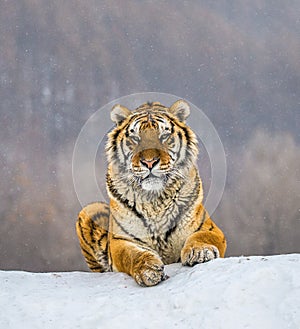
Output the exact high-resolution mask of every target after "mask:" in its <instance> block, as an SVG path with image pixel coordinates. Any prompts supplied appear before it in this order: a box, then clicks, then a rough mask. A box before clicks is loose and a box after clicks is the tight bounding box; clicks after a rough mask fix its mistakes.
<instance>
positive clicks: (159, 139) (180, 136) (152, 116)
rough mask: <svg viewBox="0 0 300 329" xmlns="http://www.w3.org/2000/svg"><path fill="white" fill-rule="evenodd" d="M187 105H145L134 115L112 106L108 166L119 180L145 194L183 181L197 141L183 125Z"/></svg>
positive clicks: (186, 113)
mask: <svg viewBox="0 0 300 329" xmlns="http://www.w3.org/2000/svg"><path fill="white" fill-rule="evenodd" d="M189 113H190V110H189V105H188V104H187V103H186V102H185V101H183V100H179V101H177V102H175V103H174V104H173V105H172V106H171V107H170V108H168V107H165V106H163V105H161V104H160V103H157V102H156V103H147V104H143V105H141V106H140V107H138V108H137V109H136V110H134V111H130V110H128V109H127V108H125V107H123V106H121V105H116V106H114V108H113V109H112V113H111V118H112V120H113V121H114V122H115V123H116V127H115V128H114V129H113V131H112V132H111V133H109V135H108V144H107V148H106V151H107V156H108V162H109V163H110V164H112V166H113V167H114V169H115V171H117V172H118V174H119V176H120V179H125V180H126V181H127V183H128V184H136V185H137V186H139V187H141V188H142V189H143V190H145V191H152V192H155V191H160V190H162V189H164V188H165V186H166V185H167V184H168V182H169V181H171V180H172V179H173V180H174V179H176V178H180V177H181V178H184V177H183V176H184V172H185V170H184V169H187V168H188V167H189V166H191V165H193V164H195V162H196V159H197V153H198V150H197V140H196V136H195V134H194V133H193V132H192V130H191V129H190V128H189V127H188V126H187V125H186V124H185V119H186V118H187V116H188V115H189Z"/></svg>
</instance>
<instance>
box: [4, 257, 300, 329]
mask: <svg viewBox="0 0 300 329" xmlns="http://www.w3.org/2000/svg"><path fill="white" fill-rule="evenodd" d="M166 273H167V274H168V276H169V278H168V279H167V280H166V281H164V282H162V283H160V284H159V285H157V286H155V287H151V288H142V287H139V286H138V285H137V284H136V283H135V282H134V281H133V279H132V278H131V277H129V276H127V275H126V274H124V273H102V274H100V273H88V272H63V273H28V272H21V271H0V282H1V288H0V310H1V311H0V328H30V329H33V328H43V329H44V328H72V329H73V328H101V329H102V328H103V329H105V328H112V329H114V328H131V329H134V328H139V329H141V328H156V329H159V328H205V329H210V328H214V329H216V328H222V329H223V328H225V329H226V328H230V329H232V328H255V329H257V328H264V329H268V328H272V329H276V328H280V329H285V328H291V329H296V328H300V307H299V306H300V254H290V255H277V256H265V257H263V256H252V257H232V258H225V259H216V260H214V261H211V262H208V263H205V264H200V265H196V266H194V267H192V268H191V267H184V266H182V265H181V264H172V265H168V266H166Z"/></svg>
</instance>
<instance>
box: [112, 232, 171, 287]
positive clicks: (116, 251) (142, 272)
mask: <svg viewBox="0 0 300 329" xmlns="http://www.w3.org/2000/svg"><path fill="white" fill-rule="evenodd" d="M110 257H111V260H112V267H113V270H115V271H119V272H124V273H127V274H129V275H131V276H132V277H133V278H134V279H135V281H136V282H137V283H138V284H139V285H140V286H143V287H145V286H146V287H150V286H155V285H157V284H158V283H159V282H161V281H163V280H164V279H165V273H164V264H163V262H162V260H161V259H160V257H159V255H158V254H157V253H156V252H155V251H153V250H151V249H150V248H147V247H144V246H141V245H139V244H136V243H135V242H132V241H128V240H123V239H119V238H118V239H114V238H111V240H110Z"/></svg>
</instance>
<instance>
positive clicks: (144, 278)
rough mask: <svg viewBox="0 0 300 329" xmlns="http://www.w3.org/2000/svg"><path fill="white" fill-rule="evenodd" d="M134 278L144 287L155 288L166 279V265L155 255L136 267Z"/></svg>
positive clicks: (140, 262)
mask: <svg viewBox="0 0 300 329" xmlns="http://www.w3.org/2000/svg"><path fill="white" fill-rule="evenodd" d="M133 277H134V279H135V281H136V282H137V283H138V284H139V285H140V286H142V287H151V286H155V285H157V284H158V283H160V282H161V281H163V280H165V279H166V275H165V272H164V264H163V262H162V261H161V260H160V259H159V258H158V257H156V256H154V255H153V256H152V257H149V256H148V257H145V259H144V260H143V259H142V260H141V261H139V262H138V264H137V265H136V266H135V270H134V274H133Z"/></svg>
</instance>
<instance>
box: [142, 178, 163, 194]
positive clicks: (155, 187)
mask: <svg viewBox="0 0 300 329" xmlns="http://www.w3.org/2000/svg"><path fill="white" fill-rule="evenodd" d="M163 188H164V184H163V181H162V179H160V178H157V177H149V178H146V179H144V180H143V181H142V189H143V190H145V191H159V190H161V189H163Z"/></svg>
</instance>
